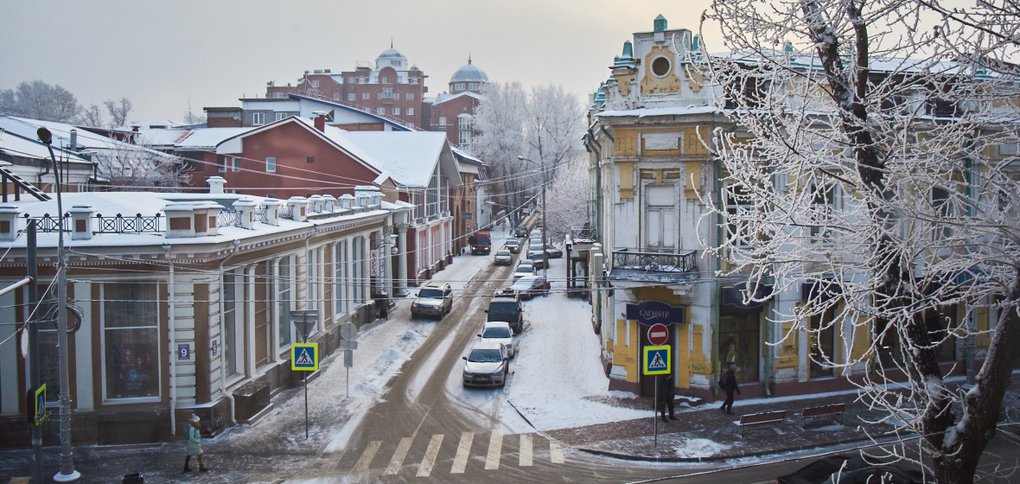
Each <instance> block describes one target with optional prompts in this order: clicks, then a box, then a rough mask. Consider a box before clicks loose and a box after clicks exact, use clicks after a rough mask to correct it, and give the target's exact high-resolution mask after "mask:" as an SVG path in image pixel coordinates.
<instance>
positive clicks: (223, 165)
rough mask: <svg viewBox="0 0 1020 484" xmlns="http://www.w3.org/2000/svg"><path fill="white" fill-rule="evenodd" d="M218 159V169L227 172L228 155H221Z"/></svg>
mask: <svg viewBox="0 0 1020 484" xmlns="http://www.w3.org/2000/svg"><path fill="white" fill-rule="evenodd" d="M217 161H219V163H217V166H216V171H218V172H220V173H226V172H227V163H228V162H227V157H226V156H219V159H218V160H217Z"/></svg>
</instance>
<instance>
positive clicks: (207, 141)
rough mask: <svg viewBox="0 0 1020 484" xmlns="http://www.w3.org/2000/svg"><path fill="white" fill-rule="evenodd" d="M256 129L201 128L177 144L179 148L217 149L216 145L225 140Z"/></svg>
mask: <svg viewBox="0 0 1020 484" xmlns="http://www.w3.org/2000/svg"><path fill="white" fill-rule="evenodd" d="M252 129H254V128H250V127H249V128H201V129H193V130H191V131H190V132H189V133H188V134H187V136H185V137H184V138H182V139H181V140H180V141H178V142H177V143H176V146H177V147H178V148H191V149H195V148H209V149H215V148H216V145H218V144H220V143H222V142H223V141H224V140H226V139H229V138H233V137H234V136H237V135H239V134H242V133H245V132H248V131H251V130H252Z"/></svg>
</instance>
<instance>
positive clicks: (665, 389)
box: [656, 373, 676, 422]
mask: <svg viewBox="0 0 1020 484" xmlns="http://www.w3.org/2000/svg"><path fill="white" fill-rule="evenodd" d="M656 385H658V386H659V388H658V389H657V390H656V393H657V395H658V397H659V412H660V414H661V415H662V420H663V421H664V422H665V421H666V408H667V407H668V408H669V419H670V420H676V416H675V415H673V374H672V373H670V374H667V375H662V376H660V377H659V380H658V381H657V382H656Z"/></svg>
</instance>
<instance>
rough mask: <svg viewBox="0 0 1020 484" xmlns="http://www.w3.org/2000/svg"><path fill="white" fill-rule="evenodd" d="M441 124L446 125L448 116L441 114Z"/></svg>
mask: <svg viewBox="0 0 1020 484" xmlns="http://www.w3.org/2000/svg"><path fill="white" fill-rule="evenodd" d="M439 125H440V126H446V116H440V117H439Z"/></svg>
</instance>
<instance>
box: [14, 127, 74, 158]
mask: <svg viewBox="0 0 1020 484" xmlns="http://www.w3.org/2000/svg"><path fill="white" fill-rule="evenodd" d="M0 152H3V153H6V154H8V155H10V156H11V157H20V158H34V159H38V160H49V159H50V152H49V150H48V149H46V145H44V144H42V142H41V141H38V140H32V139H26V138H25V137H23V136H21V135H19V134H16V133H11V132H3V130H0ZM54 152H55V153H54V155H55V156H58V157H59V158H60V159H61V160H62V161H64V160H66V161H69V162H71V163H90V164H91V163H92V162H90V161H88V160H86V159H85V158H82V157H80V156H78V155H76V154H74V153H71V152H68V151H64V150H61V149H59V148H54Z"/></svg>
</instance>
